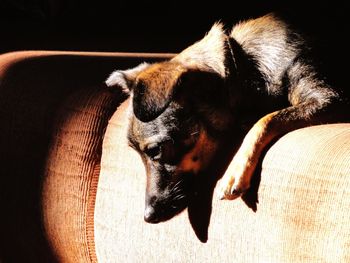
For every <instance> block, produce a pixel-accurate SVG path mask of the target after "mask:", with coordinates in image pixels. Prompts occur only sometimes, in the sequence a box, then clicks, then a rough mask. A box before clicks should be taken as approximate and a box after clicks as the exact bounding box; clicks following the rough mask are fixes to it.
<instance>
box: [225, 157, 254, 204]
mask: <svg viewBox="0 0 350 263" xmlns="http://www.w3.org/2000/svg"><path fill="white" fill-rule="evenodd" d="M239 159H240V158H234V160H233V161H232V162H231V164H230V166H229V167H228V169H227V170H226V172H225V174H224V176H223V177H222V179H221V180H220V182H219V192H218V195H219V198H220V199H221V200H223V199H225V200H233V199H236V198H238V197H240V196H241V195H242V194H244V193H245V192H246V191H247V190H248V188H249V187H250V179H251V176H252V174H253V171H254V168H253V167H252V165H251V163H250V162H247V161H246V160H239Z"/></svg>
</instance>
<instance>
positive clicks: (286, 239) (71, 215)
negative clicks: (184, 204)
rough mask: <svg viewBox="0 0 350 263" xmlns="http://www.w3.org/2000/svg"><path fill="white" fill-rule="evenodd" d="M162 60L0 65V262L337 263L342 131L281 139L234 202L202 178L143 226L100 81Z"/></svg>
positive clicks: (348, 253) (346, 177) (348, 215)
mask: <svg viewBox="0 0 350 263" xmlns="http://www.w3.org/2000/svg"><path fill="white" fill-rule="evenodd" d="M173 55H174V54H148V53H104V52H67V51H18V52H12V53H6V54H2V55H0V120H1V125H0V186H1V190H0V208H1V216H0V262H1V263H7V262H73V263H78V262H103V263H104V262H106V263H107V262H108V263H112V262H220V263H224V262H350V123H336V124H325V125H319V126H312V127H308V128H303V129H299V130H295V131H293V132H290V133H288V134H286V135H285V136H283V137H282V138H280V139H279V140H278V141H276V142H275V143H274V144H273V145H272V146H271V147H270V148H269V149H268V151H267V152H266V154H265V155H264V156H263V158H262V161H261V164H260V166H259V169H258V172H257V173H256V176H255V177H254V182H253V186H252V188H251V190H250V191H249V192H248V193H247V194H246V195H245V196H243V197H242V198H240V199H237V200H234V201H223V200H219V199H218V198H217V192H216V191H217V189H216V180H214V181H213V180H212V181H211V182H208V183H205V182H204V183H203V187H204V188H203V190H202V191H200V194H199V195H198V197H197V198H195V199H194V200H192V202H191V203H190V204H189V207H188V209H186V210H185V211H183V212H182V213H181V214H179V215H178V216H176V217H174V218H172V219H171V220H169V221H166V222H163V223H159V224H147V223H145V222H144V220H143V210H144V192H145V179H146V178H145V171H144V167H143V164H142V161H141V159H140V157H139V156H138V154H137V153H135V152H134V150H132V149H131V148H130V147H129V146H128V143H127V141H126V129H127V120H128V105H129V99H128V98H127V97H126V96H125V95H124V94H123V93H121V92H119V91H118V90H114V91H111V90H109V89H106V87H105V85H104V80H105V79H106V78H107V77H108V75H109V74H110V73H111V72H112V71H113V70H115V69H124V68H130V67H133V66H135V65H138V64H139V63H140V62H143V61H148V62H153V61H159V60H164V59H168V58H171V57H172V56H173ZM205 180H206V179H205V178H204V179H203V181H205Z"/></svg>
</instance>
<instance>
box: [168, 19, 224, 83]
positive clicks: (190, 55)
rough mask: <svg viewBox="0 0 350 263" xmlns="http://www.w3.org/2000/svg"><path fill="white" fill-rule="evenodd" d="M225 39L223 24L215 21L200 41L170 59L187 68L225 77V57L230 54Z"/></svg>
mask: <svg viewBox="0 0 350 263" xmlns="http://www.w3.org/2000/svg"><path fill="white" fill-rule="evenodd" d="M227 39H228V36H227V34H226V33H225V31H224V28H223V25H222V24H221V23H216V24H214V25H213V26H212V28H211V29H210V31H209V32H208V33H207V34H206V35H205V36H204V37H203V38H202V39H201V40H200V41H198V42H196V43H194V44H193V45H192V46H190V47H188V48H186V49H185V50H183V51H182V52H181V53H180V54H178V55H177V56H175V57H174V58H173V59H172V60H173V61H177V62H179V63H181V64H182V65H184V66H185V67H187V68H196V69H198V70H201V71H205V72H215V73H217V74H219V75H220V76H221V77H222V78H225V77H226V76H227V75H228V72H227V67H226V61H227V60H228V58H227V57H229V56H231V53H230V50H229V46H228V44H227Z"/></svg>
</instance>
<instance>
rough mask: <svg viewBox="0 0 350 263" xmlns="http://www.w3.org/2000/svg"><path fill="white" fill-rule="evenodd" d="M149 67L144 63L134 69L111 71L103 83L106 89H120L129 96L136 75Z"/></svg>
mask: <svg viewBox="0 0 350 263" xmlns="http://www.w3.org/2000/svg"><path fill="white" fill-rule="evenodd" d="M149 66H150V64H148V63H146V62H144V63H141V64H140V65H138V66H137V67H135V68H131V69H126V70H116V71H113V72H112V73H111V75H109V77H108V78H107V80H106V81H105V83H106V85H107V86H108V87H120V88H122V90H123V91H124V92H125V93H128V94H129V93H130V91H131V89H132V88H133V86H134V82H135V80H136V77H137V75H138V74H139V73H140V72H141V71H143V70H145V69H146V68H148V67H149Z"/></svg>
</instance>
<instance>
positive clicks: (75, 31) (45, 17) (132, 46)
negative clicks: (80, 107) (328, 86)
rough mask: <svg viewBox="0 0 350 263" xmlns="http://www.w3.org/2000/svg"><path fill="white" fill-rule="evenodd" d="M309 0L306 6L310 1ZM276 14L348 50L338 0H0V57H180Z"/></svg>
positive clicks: (320, 42) (344, 14) (333, 46)
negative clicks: (212, 32)
mask: <svg viewBox="0 0 350 263" xmlns="http://www.w3.org/2000/svg"><path fill="white" fill-rule="evenodd" d="M309 2H311V3H309ZM271 11H274V12H277V13H279V14H280V15H282V16H283V17H285V18H287V19H288V20H289V21H290V22H292V23H293V24H294V25H296V26H297V27H298V28H299V30H301V31H303V32H306V33H307V34H308V35H309V36H311V38H312V39H314V40H316V41H315V42H316V43H318V45H319V47H321V48H325V49H326V50H327V49H332V50H337V51H339V50H342V49H345V48H347V41H346V40H345V37H346V35H347V33H348V29H347V24H348V23H347V22H346V20H347V19H346V18H347V16H348V15H349V12H348V10H347V8H346V5H345V1H307V0H304V1H289V0H286V1H282V0H281V1H262V0H260V1H258V0H257V1H247V0H241V1H234V0H226V1H222V0H214V1H210V4H209V1H208V0H207V1H205V0H202V1H189V0H188V1H185V0H178V1H175V0H173V1H166V0H164V1H152V0H148V1H131V0H114V1H111V0H95V1H91V0H0V53H3V52H7V51H13V50H28V49H47V50H80V51H84V50H86V51H128V52H137V51H139V52H179V51H181V50H182V49H183V48H185V47H187V46H188V45H190V44H191V43H193V42H194V41H196V40H199V39H200V38H201V37H202V36H203V35H204V34H205V33H206V32H207V31H208V30H209V29H210V26H211V25H212V24H213V23H214V22H215V21H219V20H220V21H222V22H224V23H225V24H226V25H227V28H230V27H231V26H232V25H233V24H234V23H235V22H237V21H239V20H242V19H246V18H250V17H256V16H259V15H263V14H265V13H267V12H271Z"/></svg>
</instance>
